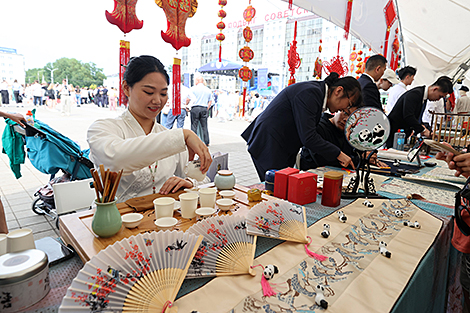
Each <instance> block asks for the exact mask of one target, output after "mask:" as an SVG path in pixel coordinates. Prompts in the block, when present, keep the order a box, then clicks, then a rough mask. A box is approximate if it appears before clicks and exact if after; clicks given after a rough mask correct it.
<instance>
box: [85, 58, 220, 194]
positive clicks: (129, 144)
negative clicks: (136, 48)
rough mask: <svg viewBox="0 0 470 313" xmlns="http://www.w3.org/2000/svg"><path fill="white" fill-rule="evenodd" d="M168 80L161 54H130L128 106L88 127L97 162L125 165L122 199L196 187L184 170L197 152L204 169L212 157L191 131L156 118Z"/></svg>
mask: <svg viewBox="0 0 470 313" xmlns="http://www.w3.org/2000/svg"><path fill="white" fill-rule="evenodd" d="M168 84H169V77H168V74H167V72H166V71H165V68H164V66H163V65H162V63H161V62H160V61H159V60H158V59H156V58H155V57H153V56H139V57H133V58H131V59H130V61H129V63H128V64H127V68H126V72H125V73H124V79H123V83H122V87H123V89H124V93H125V94H126V96H127V97H128V98H129V105H128V109H127V110H126V111H125V112H124V113H123V114H122V115H121V116H119V117H117V118H113V119H101V120H97V121H95V122H94V123H93V124H92V125H91V126H90V128H89V129H88V136H87V137H88V138H87V140H88V143H89V145H90V149H91V160H92V161H93V163H94V164H95V167H98V166H99V165H100V164H103V165H104V167H105V168H109V169H111V170H112V171H119V170H121V169H123V170H124V171H123V176H122V178H121V183H120V184H119V188H118V192H117V194H116V197H117V200H118V202H121V201H125V200H127V199H130V198H134V197H138V196H143V195H148V194H151V193H152V192H153V193H156V192H159V193H160V194H168V193H170V192H176V191H177V190H179V189H181V188H191V187H193V181H191V180H190V179H187V178H185V174H184V168H185V166H186V164H187V162H188V161H189V160H192V159H193V158H194V155H195V154H197V155H198V156H199V159H200V161H201V171H202V172H203V173H206V172H207V170H208V169H209V166H210V164H211V162H212V158H211V155H210V153H209V150H208V148H207V147H206V145H205V144H204V143H203V142H202V141H201V140H200V139H199V138H198V137H197V135H196V134H195V133H193V132H192V131H191V130H188V129H182V128H176V129H172V130H168V129H166V128H165V127H163V126H161V125H160V124H158V123H157V122H156V117H157V115H158V114H159V113H160V111H161V110H162V109H163V107H164V106H165V103H166V102H167V100H168ZM206 182H209V179H208V178H207V177H206V180H205V181H203V183H206Z"/></svg>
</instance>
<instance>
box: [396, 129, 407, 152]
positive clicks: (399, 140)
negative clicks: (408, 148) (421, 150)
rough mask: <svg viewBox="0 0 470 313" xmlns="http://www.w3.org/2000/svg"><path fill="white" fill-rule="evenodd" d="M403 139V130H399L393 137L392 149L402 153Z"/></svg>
mask: <svg viewBox="0 0 470 313" xmlns="http://www.w3.org/2000/svg"><path fill="white" fill-rule="evenodd" d="M405 139H406V134H405V130H404V129H399V130H398V131H397V132H396V133H395V135H394V137H393V149H396V150H401V151H403V150H404V149H405Z"/></svg>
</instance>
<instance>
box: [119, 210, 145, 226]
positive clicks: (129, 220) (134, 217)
mask: <svg viewBox="0 0 470 313" xmlns="http://www.w3.org/2000/svg"><path fill="white" fill-rule="evenodd" d="M143 218H144V216H143V215H142V214H140V213H128V214H124V215H123V216H122V224H123V225H124V226H125V227H127V228H136V227H137V226H139V224H140V223H141V222H142V219H143Z"/></svg>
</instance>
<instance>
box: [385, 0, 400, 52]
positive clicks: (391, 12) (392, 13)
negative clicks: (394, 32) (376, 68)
mask: <svg viewBox="0 0 470 313" xmlns="http://www.w3.org/2000/svg"><path fill="white" fill-rule="evenodd" d="M384 14H385V22H386V23H387V31H386V33H385V43H384V53H383V55H384V57H387V49H388V38H389V37H390V28H391V27H392V25H393V23H395V21H396V20H397V11H396V10H395V5H394V4H393V0H390V1H389V2H388V3H387V5H386V6H385V8H384Z"/></svg>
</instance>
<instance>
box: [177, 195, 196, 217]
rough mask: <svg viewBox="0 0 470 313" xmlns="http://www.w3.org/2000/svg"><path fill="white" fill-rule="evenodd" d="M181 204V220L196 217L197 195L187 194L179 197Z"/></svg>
mask: <svg viewBox="0 0 470 313" xmlns="http://www.w3.org/2000/svg"><path fill="white" fill-rule="evenodd" d="M179 198H180V204H181V216H182V217H183V218H194V217H196V209H197V199H198V198H199V195H198V194H197V193H195V192H187V193H182V194H180V195H179Z"/></svg>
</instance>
